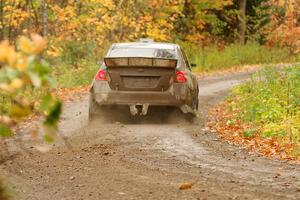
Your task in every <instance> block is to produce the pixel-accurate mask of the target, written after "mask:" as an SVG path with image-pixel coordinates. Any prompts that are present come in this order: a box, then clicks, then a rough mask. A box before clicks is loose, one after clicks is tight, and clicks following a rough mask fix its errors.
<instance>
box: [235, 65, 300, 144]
mask: <svg viewBox="0 0 300 200" xmlns="http://www.w3.org/2000/svg"><path fill="white" fill-rule="evenodd" d="M231 98H233V99H234V100H235V101H234V104H236V105H234V106H235V107H237V108H238V109H239V110H240V117H241V119H242V120H243V121H244V122H247V123H249V124H251V125H252V126H254V127H259V128H261V133H262V136H263V137H281V138H284V139H285V140H286V141H287V142H291V143H299V142H300V110H299V106H300V66H293V67H289V68H282V69H274V68H271V67H267V68H265V69H264V70H263V71H261V72H259V73H257V74H255V75H254V76H253V77H252V80H251V81H249V82H247V83H245V84H242V85H240V86H237V87H235V89H234V90H233V92H232V97H231ZM247 135H249V134H248V133H247Z"/></svg>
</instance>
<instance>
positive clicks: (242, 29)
mask: <svg viewBox="0 0 300 200" xmlns="http://www.w3.org/2000/svg"><path fill="white" fill-rule="evenodd" d="M246 5H247V0H239V42H240V43H241V44H245V42H246V28H247V24H246V20H247V19H246Z"/></svg>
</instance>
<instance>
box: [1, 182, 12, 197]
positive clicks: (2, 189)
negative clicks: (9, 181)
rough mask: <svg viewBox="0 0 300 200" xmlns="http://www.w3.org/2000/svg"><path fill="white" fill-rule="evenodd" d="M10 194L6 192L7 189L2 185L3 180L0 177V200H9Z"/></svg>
mask: <svg viewBox="0 0 300 200" xmlns="http://www.w3.org/2000/svg"><path fill="white" fill-rule="evenodd" d="M10 197H11V196H10V194H9V192H8V189H7V187H6V186H5V184H4V181H3V179H2V178H1V177H0V199H1V200H9V199H11V198H10Z"/></svg>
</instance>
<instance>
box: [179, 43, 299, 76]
mask: <svg viewBox="0 0 300 200" xmlns="http://www.w3.org/2000/svg"><path fill="white" fill-rule="evenodd" d="M180 44H181V45H182V46H183V48H184V49H185V50H186V51H187V52H186V53H187V54H188V55H189V57H190V58H191V62H193V63H196V64H197V68H195V69H194V71H196V72H203V71H213V70H220V69H228V68H233V67H239V66H243V65H252V64H266V63H279V62H293V61H294V60H295V58H294V57H293V56H291V55H290V54H289V51H288V50H287V49H284V48H272V49H268V48H266V47H264V46H261V45H259V44H256V43H248V44H246V45H239V44H231V45H229V46H225V47H224V48H222V49H220V48H218V47H216V46H209V47H203V48H200V47H197V46H195V45H192V44H187V43H180Z"/></svg>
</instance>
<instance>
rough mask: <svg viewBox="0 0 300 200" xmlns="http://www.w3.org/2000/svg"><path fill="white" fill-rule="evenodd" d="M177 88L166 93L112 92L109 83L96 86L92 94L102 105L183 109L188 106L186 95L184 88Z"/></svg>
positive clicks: (172, 87) (172, 88)
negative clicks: (145, 105)
mask: <svg viewBox="0 0 300 200" xmlns="http://www.w3.org/2000/svg"><path fill="white" fill-rule="evenodd" d="M177 87H178V86H177ZM177 87H176V86H175V87H174V86H171V87H170V89H169V90H168V91H165V92H158V91H116V90H111V89H110V87H109V85H108V84H107V83H105V82H103V83H102V82H101V83H97V84H94V85H93V87H92V91H91V92H92V94H93V99H94V101H95V102H97V103H98V104H100V105H113V104H115V105H133V104H135V105H142V104H149V105H157V106H176V107H181V106H183V105H184V104H186V95H183V92H182V91H183V88H177ZM180 87H181V86H180ZM175 88H176V89H175ZM184 94H185V92H184Z"/></svg>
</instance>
